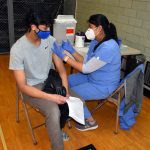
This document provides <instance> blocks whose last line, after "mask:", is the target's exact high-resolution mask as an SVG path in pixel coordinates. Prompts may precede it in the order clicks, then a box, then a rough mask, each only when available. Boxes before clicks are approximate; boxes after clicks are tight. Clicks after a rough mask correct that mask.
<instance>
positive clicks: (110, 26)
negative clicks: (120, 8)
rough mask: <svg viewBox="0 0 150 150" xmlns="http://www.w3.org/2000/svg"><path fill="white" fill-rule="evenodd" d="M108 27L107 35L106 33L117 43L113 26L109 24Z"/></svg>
mask: <svg viewBox="0 0 150 150" xmlns="http://www.w3.org/2000/svg"><path fill="white" fill-rule="evenodd" d="M108 26H109V33H108V36H109V38H112V39H114V40H115V41H116V42H117V43H118V36H117V30H116V27H115V25H114V24H113V23H109V25H108ZM118 44H119V43H118Z"/></svg>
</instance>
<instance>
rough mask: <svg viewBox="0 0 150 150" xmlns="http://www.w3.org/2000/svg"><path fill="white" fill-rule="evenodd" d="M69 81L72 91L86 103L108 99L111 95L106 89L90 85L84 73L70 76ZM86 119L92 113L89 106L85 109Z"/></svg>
mask: <svg viewBox="0 0 150 150" xmlns="http://www.w3.org/2000/svg"><path fill="white" fill-rule="evenodd" d="M68 80H69V87H70V88H71V90H73V91H74V92H75V93H76V94H78V95H79V96H80V97H81V98H82V99H83V100H85V101H88V100H96V99H99V100H100V99H104V98H106V97H108V95H109V94H108V91H106V88H103V87H100V85H96V84H93V83H90V82H89V80H88V76H87V75H84V74H82V73H77V74H72V75H70V76H69V79H68ZM84 117H85V119H87V118H89V117H91V113H90V111H89V110H88V108H87V106H85V107H84Z"/></svg>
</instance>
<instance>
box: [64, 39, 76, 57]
mask: <svg viewBox="0 0 150 150" xmlns="http://www.w3.org/2000/svg"><path fill="white" fill-rule="evenodd" d="M62 48H63V49H65V50H67V51H68V52H69V53H70V54H73V53H74V52H75V49H74V48H73V47H72V45H71V43H70V41H69V40H67V41H66V42H65V41H62Z"/></svg>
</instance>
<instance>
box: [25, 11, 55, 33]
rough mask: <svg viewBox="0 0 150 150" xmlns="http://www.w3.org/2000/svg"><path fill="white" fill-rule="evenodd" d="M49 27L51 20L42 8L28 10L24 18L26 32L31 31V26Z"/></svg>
mask: <svg viewBox="0 0 150 150" xmlns="http://www.w3.org/2000/svg"><path fill="white" fill-rule="evenodd" d="M33 24H34V25H36V26H39V25H51V24H53V19H52V18H51V16H50V15H49V13H48V12H47V11H46V10H44V8H36V9H31V8H30V9H28V10H27V13H26V17H25V26H26V30H27V31H30V30H31V25H33Z"/></svg>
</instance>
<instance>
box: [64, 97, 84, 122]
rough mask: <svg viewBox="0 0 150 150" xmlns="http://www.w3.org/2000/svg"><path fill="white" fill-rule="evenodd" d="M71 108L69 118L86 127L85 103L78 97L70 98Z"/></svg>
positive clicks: (68, 101)
mask: <svg viewBox="0 0 150 150" xmlns="http://www.w3.org/2000/svg"><path fill="white" fill-rule="evenodd" d="M67 103H68V107H69V116H70V117H71V118H73V119H74V120H76V121H77V122H79V123H81V124H84V125H85V119H84V110H83V102H82V101H81V100H80V99H79V98H76V97H71V96H70V97H69V99H67Z"/></svg>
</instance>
